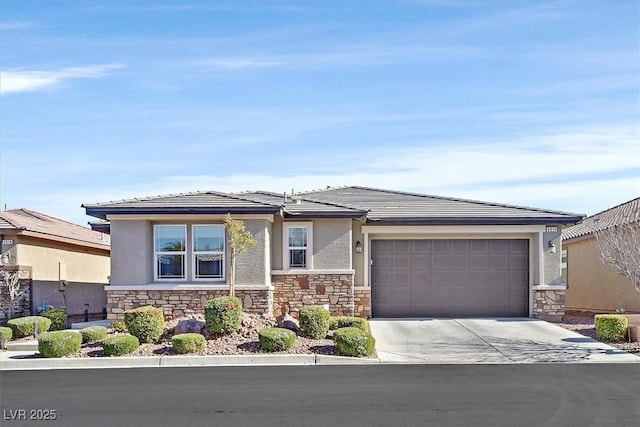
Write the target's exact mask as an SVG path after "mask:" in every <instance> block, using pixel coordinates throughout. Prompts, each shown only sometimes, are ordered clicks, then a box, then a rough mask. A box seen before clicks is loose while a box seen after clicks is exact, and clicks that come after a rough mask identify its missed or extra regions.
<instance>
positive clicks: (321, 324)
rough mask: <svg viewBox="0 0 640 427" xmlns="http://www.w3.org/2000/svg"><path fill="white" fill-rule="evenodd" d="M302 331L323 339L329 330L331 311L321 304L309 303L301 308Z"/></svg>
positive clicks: (305, 334)
mask: <svg viewBox="0 0 640 427" xmlns="http://www.w3.org/2000/svg"><path fill="white" fill-rule="evenodd" d="M298 314H299V318H300V319H299V320H300V333H301V334H302V335H304V336H306V337H309V338H313V339H321V338H324V337H326V336H327V333H328V332H329V317H331V316H330V315H329V311H328V310H327V309H326V308H324V307H322V306H320V305H308V306H306V307H302V308H301V309H300V312H299V313H298Z"/></svg>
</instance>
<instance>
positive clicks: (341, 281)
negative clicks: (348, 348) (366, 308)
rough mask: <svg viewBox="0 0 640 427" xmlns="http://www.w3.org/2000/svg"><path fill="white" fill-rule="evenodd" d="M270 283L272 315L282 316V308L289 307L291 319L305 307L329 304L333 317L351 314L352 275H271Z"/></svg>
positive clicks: (352, 300)
mask: <svg viewBox="0 0 640 427" xmlns="http://www.w3.org/2000/svg"><path fill="white" fill-rule="evenodd" d="M271 279H272V282H273V285H274V287H275V291H274V294H273V304H274V315H275V316H279V315H281V314H282V311H281V310H282V306H283V305H284V304H286V305H288V306H289V310H290V313H291V315H292V316H294V317H298V311H299V310H300V309H301V308H302V307H304V306H306V305H327V304H328V305H329V311H330V312H331V315H333V316H353V315H355V311H356V310H355V300H354V288H353V273H349V274H343V273H336V274H333V273H327V274H320V273H306V274H274V275H273V276H272V277H271Z"/></svg>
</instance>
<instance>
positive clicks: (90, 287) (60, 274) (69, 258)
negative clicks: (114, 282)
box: [13, 236, 110, 315]
mask: <svg viewBox="0 0 640 427" xmlns="http://www.w3.org/2000/svg"><path fill="white" fill-rule="evenodd" d="M13 239H14V240H15V242H16V258H17V260H18V263H19V264H21V265H30V266H32V269H33V272H32V295H31V299H32V310H33V312H34V313H35V308H36V307H37V306H38V305H39V304H40V303H41V302H42V301H43V300H45V299H46V300H48V301H49V303H50V304H51V305H53V306H54V307H56V308H58V307H63V306H64V307H66V309H67V313H68V314H70V315H73V314H82V313H83V312H84V310H85V308H86V309H88V310H89V312H90V313H100V312H102V309H103V308H104V307H105V302H106V293H105V290H104V285H106V284H107V283H108V276H109V269H110V266H109V257H108V252H106V251H104V250H99V249H92V248H88V247H84V248H79V247H77V246H73V245H67V244H64V243H59V242H55V241H44V240H41V239H35V238H30V237H24V236H15V237H13ZM61 282H62V283H61ZM64 283H66V284H64Z"/></svg>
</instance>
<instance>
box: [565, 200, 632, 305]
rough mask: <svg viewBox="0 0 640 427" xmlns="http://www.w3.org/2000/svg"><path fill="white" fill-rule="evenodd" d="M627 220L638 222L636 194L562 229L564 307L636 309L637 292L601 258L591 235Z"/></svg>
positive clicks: (627, 222) (594, 239)
mask: <svg viewBox="0 0 640 427" xmlns="http://www.w3.org/2000/svg"><path fill="white" fill-rule="evenodd" d="M631 223H636V224H638V223H640V198H636V199H633V200H630V201H628V202H626V203H623V204H621V205H618V206H615V207H613V208H610V209H607V210H605V211H603V212H600V213H597V214H595V215H593V216H590V217H587V218H585V219H584V221H582V222H581V223H579V224H576V225H574V226H571V227H568V228H565V229H564V230H562V245H563V251H564V254H563V255H564V257H565V260H564V261H563V262H564V264H565V265H566V270H565V277H566V278H565V283H566V284H567V294H566V305H567V310H578V311H591V312H594V313H606V312H608V313H615V312H616V311H621V310H624V311H625V312H629V313H640V293H638V292H637V291H636V290H635V288H634V287H633V285H632V284H631V281H630V280H629V279H628V278H626V277H624V276H622V275H620V274H617V273H615V272H614V271H613V270H611V269H610V268H609V267H608V266H607V265H606V264H605V263H604V262H603V261H602V259H601V258H600V252H599V250H598V245H597V242H596V238H595V236H594V233H595V232H597V231H600V230H603V229H607V228H610V227H615V226H621V225H625V224H631Z"/></svg>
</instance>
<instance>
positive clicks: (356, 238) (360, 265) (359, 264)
mask: <svg viewBox="0 0 640 427" xmlns="http://www.w3.org/2000/svg"><path fill="white" fill-rule="evenodd" d="M351 230H352V232H351V244H352V248H353V250H354V253H353V255H352V257H353V258H352V268H353V269H354V270H355V274H354V276H353V283H354V285H355V286H365V283H364V268H365V260H364V245H365V241H364V234H363V233H362V221H356V220H353V221H351ZM356 242H360V244H361V245H362V247H363V251H362V252H361V253H359V254H357V253H355V248H356Z"/></svg>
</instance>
